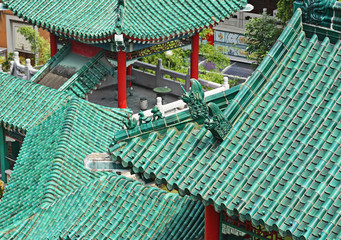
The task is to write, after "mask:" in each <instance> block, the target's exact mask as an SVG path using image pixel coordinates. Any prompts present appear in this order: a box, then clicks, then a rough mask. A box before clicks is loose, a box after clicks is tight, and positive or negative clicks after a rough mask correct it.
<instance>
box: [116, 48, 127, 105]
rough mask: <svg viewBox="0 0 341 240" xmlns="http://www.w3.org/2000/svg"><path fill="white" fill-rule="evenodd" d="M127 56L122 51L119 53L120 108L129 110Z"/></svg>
mask: <svg viewBox="0 0 341 240" xmlns="http://www.w3.org/2000/svg"><path fill="white" fill-rule="evenodd" d="M126 64H127V54H126V52H125V51H123V50H122V49H121V50H120V51H119V52H118V53H117V83H118V107H119V108H127V67H126Z"/></svg>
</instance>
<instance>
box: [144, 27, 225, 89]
mask: <svg viewBox="0 0 341 240" xmlns="http://www.w3.org/2000/svg"><path fill="white" fill-rule="evenodd" d="M209 34H213V30H212V29H209V28H208V29H205V30H204V31H202V32H201V33H200V37H201V38H202V39H203V38H205V37H207V36H208V35H209ZM199 54H200V55H201V56H203V58H205V59H206V62H210V63H213V64H214V66H215V68H214V69H211V70H207V69H205V68H204V67H203V66H200V73H199V78H202V79H205V80H208V81H211V82H216V83H223V78H224V77H223V75H221V74H220V69H222V68H225V67H226V66H228V65H229V64H230V59H229V58H228V57H226V56H225V55H224V54H223V53H220V52H218V51H217V50H216V49H215V47H214V46H212V45H210V44H203V43H200V46H199ZM190 56H191V51H190V50H188V49H184V48H177V49H173V50H171V51H167V52H164V53H158V54H155V55H151V56H148V57H145V58H143V59H142V61H143V62H147V63H150V64H153V65H156V64H157V62H158V59H162V64H163V66H164V67H165V68H168V69H171V70H173V71H176V72H180V73H184V74H187V72H188V68H189V67H190ZM166 77H167V76H166ZM178 80H179V79H178ZM179 81H180V80H179Z"/></svg>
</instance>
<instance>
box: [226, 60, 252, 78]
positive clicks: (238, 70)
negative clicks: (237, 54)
mask: <svg viewBox="0 0 341 240" xmlns="http://www.w3.org/2000/svg"><path fill="white" fill-rule="evenodd" d="M253 71H254V68H253V67H252V66H251V65H250V64H246V63H240V62H232V61H231V65H230V66H229V67H228V68H227V69H225V70H224V71H223V74H226V75H229V76H238V77H242V78H248V77H250V76H251V74H252V73H253Z"/></svg>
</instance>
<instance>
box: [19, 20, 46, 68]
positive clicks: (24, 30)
mask: <svg viewBox="0 0 341 240" xmlns="http://www.w3.org/2000/svg"><path fill="white" fill-rule="evenodd" d="M18 32H19V33H21V34H22V35H23V36H24V37H25V39H26V40H28V41H29V42H30V44H31V46H32V51H33V52H34V53H35V54H37V53H38V65H40V64H45V63H46V62H47V61H48V60H49V59H50V57H51V56H50V44H49V42H48V41H47V40H45V39H44V38H43V37H41V36H40V35H39V33H37V32H36V31H35V30H34V28H32V27H30V26H24V27H20V28H19V29H18Z"/></svg>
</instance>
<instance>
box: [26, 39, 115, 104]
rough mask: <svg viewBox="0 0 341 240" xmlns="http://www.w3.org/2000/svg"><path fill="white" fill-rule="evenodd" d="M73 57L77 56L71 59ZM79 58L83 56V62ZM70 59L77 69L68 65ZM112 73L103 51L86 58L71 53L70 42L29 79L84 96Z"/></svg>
mask: <svg viewBox="0 0 341 240" xmlns="http://www.w3.org/2000/svg"><path fill="white" fill-rule="evenodd" d="M75 57H77V58H76V59H73V58H75ZM79 58H83V59H82V62H83V63H81V61H80V60H79ZM77 60H78V61H77ZM70 61H75V62H77V63H76V65H77V67H78V69H76V68H75V67H70ZM112 73H113V67H112V66H111V64H110V63H109V62H108V60H107V59H106V57H105V54H104V52H103V51H100V52H98V53H97V54H96V55H95V56H94V57H92V58H86V57H82V56H79V55H77V54H75V53H72V51H71V44H67V45H65V46H63V47H62V48H61V49H60V50H59V51H58V52H57V53H56V54H55V55H54V56H53V57H52V58H51V59H50V60H49V61H48V62H47V63H46V64H45V65H44V66H43V67H42V68H41V69H40V70H39V71H38V72H37V73H36V74H34V76H33V77H32V78H31V81H32V82H35V83H39V84H41V85H44V86H47V87H50V88H53V89H58V91H62V92H68V93H70V94H71V95H74V96H77V97H80V98H85V97H86V95H87V94H89V93H90V92H91V91H92V90H94V89H96V88H97V86H98V85H100V84H101V82H102V81H104V80H105V77H106V76H108V75H112Z"/></svg>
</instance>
